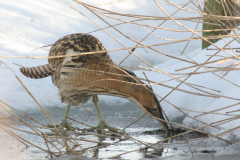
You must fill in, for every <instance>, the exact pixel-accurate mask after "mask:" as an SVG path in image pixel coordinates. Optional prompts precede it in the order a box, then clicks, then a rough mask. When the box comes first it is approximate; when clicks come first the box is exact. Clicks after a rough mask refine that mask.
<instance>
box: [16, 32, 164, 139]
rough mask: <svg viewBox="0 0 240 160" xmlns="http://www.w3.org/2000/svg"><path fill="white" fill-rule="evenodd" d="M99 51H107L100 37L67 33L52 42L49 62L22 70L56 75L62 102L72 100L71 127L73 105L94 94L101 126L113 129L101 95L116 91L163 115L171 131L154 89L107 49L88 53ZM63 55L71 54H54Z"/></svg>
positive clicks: (155, 114) (33, 74) (41, 75)
mask: <svg viewBox="0 0 240 160" xmlns="http://www.w3.org/2000/svg"><path fill="white" fill-rule="evenodd" d="M96 51H106V49H105V48H104V46H103V45H102V43H101V42H100V41H99V40H98V39H97V38H96V37H94V36H92V35H89V34H81V33H77V34H71V35H67V36H64V37H62V38H60V39H59V40H57V41H56V42H55V43H54V44H53V45H52V47H51V49H50V51H49V59H48V62H49V64H46V65H43V66H39V67H32V68H24V67H21V68H20V71H21V72H22V74H24V75H25V76H27V77H30V78H36V79H38V78H44V77H47V76H50V75H51V76H52V82H53V84H54V85H56V86H57V87H58V89H59V94H60V97H61V100H62V102H65V103H67V104H68V105H67V109H66V112H65V115H64V118H63V120H62V122H61V125H62V126H63V127H66V128H70V127H71V126H70V125H69V123H68V121H67V118H66V117H67V115H68V112H69V109H70V106H77V105H78V104H83V103H86V102H87V101H88V100H89V99H90V98H91V97H93V102H94V104H95V107H96V109H97V111H98V116H99V123H98V126H97V127H98V128H102V129H104V128H108V129H112V128H111V127H108V125H107V124H106V123H105V122H104V121H103V119H102V116H101V112H100V109H99V102H98V97H97V95H112V96H118V97H123V98H126V99H128V100H130V101H132V102H134V103H135V104H136V105H137V106H139V108H140V109H142V110H143V111H144V112H146V113H148V114H149V115H150V116H152V117H157V118H159V119H158V122H159V123H160V124H161V125H162V127H163V129H164V130H165V131H166V133H167V134H168V135H169V130H168V126H167V124H166V123H165V122H164V121H161V120H160V119H162V120H164V117H163V114H162V109H161V106H160V104H159V102H158V99H157V98H156V96H155V94H154V93H153V91H152V89H151V88H149V87H148V86H146V85H143V84H144V83H143V82H141V81H140V80H138V79H137V77H136V75H135V74H134V73H133V72H131V71H128V70H126V69H124V68H121V67H118V66H117V65H115V64H114V63H113V61H112V59H111V58H110V57H109V55H108V53H107V52H99V53H94V54H90V53H89V54H87V52H96ZM83 53H84V54H83ZM63 55H69V56H67V57H61V58H56V57H55V58H51V56H63ZM71 55H72V56H71Z"/></svg>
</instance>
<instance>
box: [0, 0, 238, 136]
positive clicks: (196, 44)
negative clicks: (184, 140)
mask: <svg viewBox="0 0 240 160" xmlns="http://www.w3.org/2000/svg"><path fill="white" fill-rule="evenodd" d="M84 2H87V3H90V4H91V3H93V4H95V3H109V2H110V1H107V0H106V1H101V2H99V1H95V0H91V1H89V0H88V1H84ZM185 2H186V0H181V1H178V3H179V4H185ZM161 5H162V6H163V8H164V9H166V11H167V12H168V13H169V14H172V13H173V12H174V11H176V8H175V7H173V6H169V5H164V4H161ZM71 6H74V7H76V8H77V9H79V10H80V11H81V12H83V13H84V14H86V15H88V16H89V17H90V18H91V19H93V20H94V21H95V22H97V23H98V24H100V25H101V26H102V27H105V26H107V25H106V24H105V23H104V22H102V21H100V20H99V19H98V18H97V17H96V16H95V15H93V14H92V13H90V12H89V11H88V10H87V9H86V8H84V7H83V6H81V5H80V4H77V3H75V2H73V1H71V0H60V1H59V0H52V1H48V0H42V1H31V0H18V1H17V0H9V1H3V0H2V1H0V23H1V26H0V55H2V56H37V57H46V56H47V55H48V50H49V49H50V47H47V48H41V49H37V50H35V49H36V48H39V47H42V46H46V45H50V44H53V43H54V42H55V41H56V40H57V39H59V38H61V37H62V36H65V35H68V34H72V33H79V32H81V33H87V32H90V31H93V30H96V29H99V27H98V26H96V25H95V24H94V23H92V22H91V21H90V20H88V19H87V18H86V17H84V16H82V15H81V14H80V13H78V12H77V11H75V10H73V9H71V8H70V7H71ZM99 7H102V8H105V9H109V10H112V11H115V12H120V13H123V14H125V13H128V14H141V15H155V14H156V15H158V16H165V14H164V13H163V12H162V11H161V10H160V9H159V8H158V7H156V5H155V3H154V2H153V1H152V2H146V1H143V0H133V1H126V2H125V1H124V2H121V3H117V4H111V5H99ZM179 15H181V16H182V17H184V16H186V17H187V16H189V13H188V12H183V11H181V12H179V14H177V15H176V17H177V16H179ZM191 16H194V14H193V15H191ZM117 17H118V18H122V19H124V17H120V16H117ZM126 19H127V20H132V19H130V18H126ZM106 20H107V21H108V22H110V23H111V24H116V23H119V22H118V21H116V20H112V19H110V18H106ZM141 23H144V24H147V25H150V26H151V25H152V26H157V25H158V23H159V22H150V21H149V22H148V21H143V22H141ZM181 23H183V24H184V25H186V26H188V27H189V28H192V29H194V28H195V24H194V23H191V22H186V21H184V22H181ZM169 26H170V27H171V28H172V29H179V30H182V29H183V28H182V27H181V26H179V25H177V24H176V23H174V22H173V21H169V22H166V23H165V24H164V25H162V26H161V27H169ZM145 27H146V26H145ZM116 28H117V29H119V30H120V31H121V32H123V33H124V34H125V35H127V36H129V37H132V38H134V39H136V40H137V41H140V40H141V39H142V38H144V37H145V36H146V35H147V34H148V33H149V32H148V31H147V30H145V29H144V28H143V27H142V26H138V25H133V24H132V25H130V24H124V25H119V26H117V27H116ZM146 28H147V29H148V30H152V28H150V27H146ZM198 29H201V26H199V27H198ZM107 30H108V31H109V32H110V33H111V34H112V35H113V36H114V37H116V38H117V39H118V40H120V41H121V43H122V44H123V45H124V46H126V47H133V46H135V45H136V43H135V42H133V41H131V40H129V39H127V38H126V37H124V36H123V35H121V34H119V33H118V32H116V31H114V30H113V29H107ZM154 33H155V34H157V35H159V36H161V37H163V38H169V39H184V38H189V37H190V36H191V33H188V32H184V33H183V32H170V31H166V30H158V31H156V32H154ZM173 33H174V34H173ZM91 34H92V35H94V36H96V37H97V38H98V39H99V40H100V41H102V42H103V44H104V46H105V47H106V49H107V50H112V49H119V48H124V47H123V46H121V45H120V44H118V43H117V42H116V41H115V40H113V39H112V38H111V37H110V36H109V35H108V34H106V33H105V32H104V31H99V32H93V33H91ZM230 40H231V39H230V38H229V39H227V38H226V39H224V40H220V41H219V42H217V43H216V45H217V46H219V47H223V46H224V45H225V44H226V43H227V42H228V41H230ZM163 42H169V41H164V40H161V39H159V38H156V37H154V36H153V35H151V36H149V37H148V38H147V39H146V40H144V41H143V43H144V44H146V45H150V44H158V43H163ZM186 43H187V42H182V43H175V44H171V45H162V46H159V47H153V48H156V49H158V50H160V51H161V52H163V53H166V54H169V55H174V56H178V57H179V58H182V59H186V60H189V59H188V58H187V57H185V56H184V55H182V56H180V51H182V50H183V48H184V47H185V44H186ZM238 46H239V44H238V43H237V42H234V43H231V47H238ZM200 47H201V41H192V42H190V44H189V46H188V48H187V50H186V51H185V53H186V54H187V56H189V57H191V58H192V59H193V60H194V61H196V62H198V63H203V62H204V61H206V60H207V59H208V58H209V55H212V54H214V53H215V52H216V51H213V50H201V48H200ZM209 48H214V47H213V46H211V47H209ZM33 50H34V51H33ZM228 52H230V53H232V54H233V52H232V51H231V50H228ZM134 53H136V54H137V55H138V56H139V57H141V58H142V59H144V60H146V61H147V62H148V63H150V64H151V65H154V66H155V67H156V68H158V69H160V70H162V71H164V72H168V73H186V72H190V71H193V70H194V69H189V70H184V71H181V72H176V71H175V70H176V69H179V68H183V67H187V66H189V65H191V64H188V63H186V62H182V61H179V60H176V59H170V58H168V57H166V56H163V55H161V54H160V53H156V52H154V51H152V50H150V49H136V51H135V52H134ZM109 54H110V56H111V58H112V59H113V60H114V61H115V62H116V63H117V64H118V63H119V62H120V61H122V59H123V58H125V56H126V55H128V52H127V51H125V50H124V51H117V52H110V53H109ZM218 55H224V56H227V55H228V53H226V52H221V53H219V54H218ZM217 58H219V57H214V58H212V60H215V59H217ZM1 61H2V62H4V63H6V64H7V65H8V66H9V67H11V69H13V71H14V72H15V73H16V74H17V76H18V77H19V78H20V79H21V80H22V81H23V83H24V84H25V85H26V86H27V87H28V88H29V90H30V91H31V93H32V94H33V95H34V96H35V97H36V99H37V100H38V101H39V103H40V104H41V105H42V106H62V107H64V106H66V104H63V103H61V101H60V98H59V96H58V90H57V88H56V87H55V86H54V85H53V84H52V82H51V78H50V77H48V78H44V79H38V80H35V79H29V78H26V77H24V76H23V75H22V74H21V73H20V71H19V68H20V66H19V65H21V66H25V67H30V66H38V65H43V64H46V63H47V59H26V58H1ZM189 61H190V60H189ZM231 63H233V61H231V62H229V63H228V64H231ZM136 65H140V66H145V67H148V68H151V67H149V66H147V65H146V64H144V63H143V62H141V61H140V60H139V59H137V58H136V57H134V56H133V55H131V56H130V57H129V58H128V59H127V60H126V61H125V62H124V63H123V64H122V66H125V67H134V68H137V66H136ZM226 65H227V64H226V63H225V64H211V66H212V67H214V66H226ZM200 71H206V69H200V70H199V72H200ZM134 72H135V73H136V75H137V76H139V77H142V78H145V76H144V75H143V73H142V72H143V70H136V71H134ZM144 72H145V73H146V75H147V77H148V79H151V80H153V81H156V82H164V81H166V80H169V79H171V78H170V77H169V76H168V75H166V74H164V73H156V72H149V71H144ZM238 72H239V71H232V72H229V73H228V74H227V75H226V76H225V77H223V78H225V79H228V80H230V81H231V82H233V83H235V84H236V85H240V81H239V79H240V74H237V73H238ZM220 75H221V76H223V75H224V73H222V74H220ZM174 76H175V77H179V75H174ZM0 77H1V78H0V86H1V87H0V99H1V100H2V101H4V102H6V103H8V104H9V105H11V106H13V107H15V108H17V109H22V110H28V109H34V108H38V105H37V104H36V103H35V102H34V100H33V99H32V98H31V96H30V95H29V94H28V93H27V92H26V90H25V89H24V88H23V86H22V85H21V84H20V83H19V81H18V80H17V79H16V78H15V75H14V73H13V72H11V71H10V70H9V69H8V68H7V67H6V66H5V65H4V64H3V63H0ZM223 78H220V77H217V76H216V75H214V74H212V73H206V74H200V75H194V76H191V77H190V78H189V79H188V80H187V81H186V82H187V83H192V84H198V85H203V86H205V87H209V88H211V89H215V90H218V91H220V92H215V91H211V90H208V89H203V90H205V91H207V92H211V93H214V94H217V95H221V96H227V97H234V98H236V99H237V98H238V95H239V87H237V86H236V85H234V84H231V83H230V82H227V81H225V80H224V79H223ZM183 79H184V78H180V80H183ZM146 83H147V82H146ZM163 84H166V85H169V86H173V87H174V86H176V85H178V84H179V81H176V80H173V81H170V82H164V83H163ZM152 87H153V90H154V91H155V93H156V94H158V95H159V96H160V97H164V96H165V95H167V93H169V92H170V91H171V89H170V88H166V87H163V86H159V85H154V86H152ZM180 88H181V89H184V90H188V91H191V92H197V93H201V94H206V93H203V92H201V91H199V90H196V89H193V88H190V87H188V86H187V85H185V84H182V85H181V87H180ZM166 100H167V101H168V102H171V103H172V104H174V105H176V106H177V107H180V108H185V109H189V110H195V111H210V110H214V109H218V108H220V107H225V106H227V105H231V104H235V103H237V102H238V101H237V100H232V99H228V98H224V97H221V98H210V97H209V98H206V97H203V96H197V95H192V94H189V93H184V92H180V91H174V92H173V93H172V94H171V95H170V96H168V97H167V98H166ZM100 101H104V102H105V103H112V102H118V103H125V102H126V101H127V100H125V99H121V98H115V97H111V98H109V97H108V96H101V97H100ZM168 102H166V101H162V102H161V105H162V107H163V109H164V110H165V112H166V114H167V115H168V117H169V119H170V121H173V122H177V123H182V124H184V125H186V126H190V127H199V126H201V125H202V124H201V123H200V122H197V121H194V120H193V119H192V118H189V117H186V116H185V115H184V114H183V113H181V112H180V111H179V110H177V109H176V108H175V107H173V106H172V105H171V104H169V103H168ZM238 108H239V106H238V105H236V106H235V107H232V108H231V109H225V110H221V111H218V113H226V112H227V111H230V110H234V109H238ZM185 113H186V114H188V115H189V116H191V117H193V116H195V115H198V114H200V113H196V112H190V111H187V110H186V111H185ZM235 114H236V113H235ZM223 118H227V117H226V116H223V115H214V114H213V115H210V114H208V115H205V116H201V117H199V118H198V119H199V120H201V121H203V122H206V123H212V122H215V121H219V120H221V119H223ZM179 120H182V121H179ZM238 125H239V120H236V121H234V122H232V123H226V124H224V125H222V127H223V128H224V129H230V128H233V127H236V126H238ZM206 130H207V131H209V132H213V133H220V132H221V131H219V130H215V129H213V128H210V127H208V128H207V129H206Z"/></svg>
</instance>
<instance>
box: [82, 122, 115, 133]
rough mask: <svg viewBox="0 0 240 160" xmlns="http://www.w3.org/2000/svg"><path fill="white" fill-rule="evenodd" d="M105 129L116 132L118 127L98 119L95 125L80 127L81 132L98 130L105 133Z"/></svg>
mask: <svg viewBox="0 0 240 160" xmlns="http://www.w3.org/2000/svg"><path fill="white" fill-rule="evenodd" d="M105 129H108V130H109V131H111V132H118V129H117V128H115V127H110V126H108V125H107V124H106V123H105V122H104V121H99V123H98V125H97V126H96V127H91V128H89V129H81V130H82V132H94V131H97V132H100V133H105Z"/></svg>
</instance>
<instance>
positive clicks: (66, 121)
mask: <svg viewBox="0 0 240 160" xmlns="http://www.w3.org/2000/svg"><path fill="white" fill-rule="evenodd" d="M60 125H61V126H62V127H63V128H66V130H67V131H75V130H80V129H79V128H78V127H73V126H72V125H71V124H70V123H69V122H68V120H67V119H66V118H64V119H63V120H62V122H61V123H60ZM47 126H48V127H49V128H54V126H53V125H47ZM55 126H56V127H57V128H61V127H60V126H59V125H55Z"/></svg>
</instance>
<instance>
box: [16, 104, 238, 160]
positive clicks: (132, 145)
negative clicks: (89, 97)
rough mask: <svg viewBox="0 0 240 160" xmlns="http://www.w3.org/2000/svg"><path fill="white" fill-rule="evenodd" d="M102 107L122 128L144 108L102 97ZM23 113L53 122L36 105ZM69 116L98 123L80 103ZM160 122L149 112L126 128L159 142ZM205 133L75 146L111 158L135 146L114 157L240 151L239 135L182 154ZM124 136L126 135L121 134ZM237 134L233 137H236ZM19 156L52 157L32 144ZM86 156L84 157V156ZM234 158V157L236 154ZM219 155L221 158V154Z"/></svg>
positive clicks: (54, 110) (57, 114) (58, 111)
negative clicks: (148, 144) (229, 142)
mask: <svg viewBox="0 0 240 160" xmlns="http://www.w3.org/2000/svg"><path fill="white" fill-rule="evenodd" d="M84 107H86V108H87V109H88V110H89V111H91V112H93V113H94V114H97V111H96V110H95V107H94V105H93V104H92V102H88V103H87V104H85V105H84ZM100 108H101V111H102V115H103V118H104V120H105V121H106V122H107V123H109V124H111V125H113V126H115V127H118V128H120V129H123V128H124V127H126V126H127V125H128V124H130V123H131V122H133V121H134V120H135V119H137V118H138V117H140V116H141V115H142V114H143V112H142V111H141V110H140V109H139V108H138V107H137V106H135V105H134V104H133V103H131V102H125V103H114V105H111V104H108V103H105V102H103V101H100ZM45 109H46V110H47V111H48V112H49V113H50V114H51V115H52V116H53V117H54V118H55V119H56V120H57V121H58V122H61V120H62V117H63V115H64V112H65V109H66V108H64V107H56V106H55V107H45ZM23 113H24V114H26V115H28V116H30V117H32V118H34V119H35V120H37V121H39V122H41V123H43V124H45V125H47V124H50V122H49V121H48V120H47V118H46V116H45V115H44V113H43V112H42V111H41V110H40V109H39V108H36V109H34V110H25V111H23ZM20 117H21V118H23V119H24V120H25V121H27V122H28V123H30V124H32V125H37V124H36V123H35V122H32V121H31V120H29V119H28V118H26V117H24V116H22V115H20ZM69 117H71V118H73V119H75V120H78V121H80V122H83V123H86V124H88V125H91V126H96V125H97V123H98V119H97V118H96V117H94V116H93V115H91V114H90V113H88V112H87V111H85V110H84V109H83V108H81V107H72V108H71V109H70V112H69ZM178 120H181V118H178ZM70 122H71V123H72V125H73V126H75V127H79V128H86V126H84V125H82V124H79V123H76V122H73V121H70ZM16 127H17V128H20V129H23V130H27V131H31V132H32V130H31V129H29V128H28V127H27V126H24V125H16ZM160 128H161V127H160V124H159V123H158V122H157V121H156V120H154V119H152V118H150V117H149V116H145V117H143V118H142V119H140V120H139V121H138V122H136V123H135V124H133V125H132V126H131V127H129V128H127V129H126V130H125V131H126V133H127V134H128V135H130V136H131V137H133V138H134V139H135V140H136V141H137V140H140V141H143V142H148V143H157V142H158V141H161V140H163V139H164V136H165V133H164V131H163V130H160ZM41 131H42V132H44V133H45V134H49V135H54V134H52V133H53V132H51V131H49V130H46V129H45V130H44V129H42V130H41ZM16 133H17V134H18V135H20V136H21V137H23V138H24V139H26V140H28V141H29V142H31V143H33V144H34V145H36V146H39V147H41V148H44V149H47V146H46V143H45V140H44V139H43V138H41V137H39V136H36V135H32V134H28V133H23V132H16ZM71 136H72V137H74V138H79V139H80V138H81V139H83V140H92V141H99V138H100V137H98V136H95V135H81V134H79V135H77V134H71ZM204 137H206V136H205V135H203V134H199V133H191V134H188V136H183V137H177V138H175V139H173V140H172V141H169V142H168V143H165V144H162V145H153V146H152V147H150V148H148V149H147V150H146V149H144V150H138V149H140V148H144V147H145V146H144V145H143V144H140V143H138V142H136V141H133V140H129V139H128V140H122V141H119V139H118V138H116V139H114V140H113V139H111V138H105V140H103V141H102V142H105V143H114V144H111V145H106V144H105V145H98V147H94V146H97V144H96V143H92V142H91V143H90V142H86V141H82V140H80V141H78V142H79V144H80V145H81V146H82V147H83V148H88V147H93V148H92V149H87V150H86V151H84V152H83V151H82V150H81V149H80V148H79V147H78V148H76V149H78V150H79V151H80V153H82V155H83V156H84V158H86V159H94V158H109V157H114V156H116V155H119V154H122V153H125V152H129V151H133V150H138V151H135V152H131V153H128V154H124V155H121V156H120V157H115V158H121V159H151V158H157V159H162V158H163V159H166V158H167V159H171V158H173V159H174V158H176V157H177V158H182V159H188V158H191V157H192V154H193V155H194V156H193V157H192V158H194V157H196V156H197V157H199V158H201V157H202V158H203V159H214V158H216V156H219V155H221V156H220V158H224V156H226V155H235V156H237V155H239V156H240V154H239V151H240V147H239V143H236V142H239V140H238V139H232V140H231V141H234V142H235V143H236V144H234V145H228V144H226V143H225V142H221V141H219V140H215V139H214V140H213V141H209V142H207V143H206V144H204V145H202V146H200V147H199V148H196V149H195V150H193V151H192V154H191V152H188V153H187V154H186V155H184V156H181V155H182V154H183V153H185V152H187V151H189V146H190V147H191V148H194V147H195V146H197V145H199V144H201V143H202V142H204V141H205V140H204V139H203V140H199V141H196V142H192V143H189V146H188V144H187V143H186V141H185V140H191V139H196V138H204ZM122 138H123V137H122ZM233 138H234V137H233ZM175 143H180V144H175ZM50 149H51V151H53V152H57V150H56V149H54V148H53V147H52V148H51V146H50ZM61 150H62V151H63V153H64V152H65V151H66V150H65V148H61ZM18 158H19V159H36V158H39V159H49V158H51V157H50V155H49V154H47V153H46V152H44V151H42V150H40V149H38V148H36V147H34V146H32V145H30V147H28V148H27V149H25V150H24V152H22V153H21V154H20V156H19V157H18ZM71 158H72V159H75V157H74V155H72V154H71V153H68V154H64V155H62V156H61V157H57V159H63V160H65V159H71ZM82 158H83V157H81V159H82ZM233 158H235V157H233ZM218 159H219V158H218Z"/></svg>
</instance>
